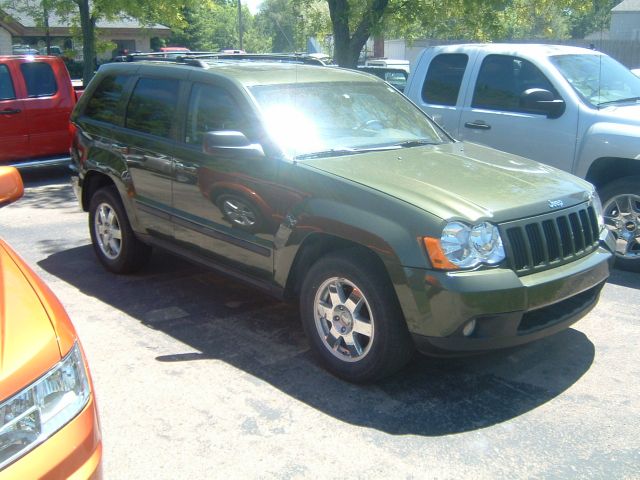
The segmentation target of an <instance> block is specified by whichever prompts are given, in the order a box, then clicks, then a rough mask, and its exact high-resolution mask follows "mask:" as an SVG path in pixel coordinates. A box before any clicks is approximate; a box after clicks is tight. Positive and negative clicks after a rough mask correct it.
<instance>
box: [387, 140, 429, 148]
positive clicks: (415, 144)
mask: <svg viewBox="0 0 640 480" xmlns="http://www.w3.org/2000/svg"><path fill="white" fill-rule="evenodd" d="M422 145H440V142H434V141H433V140H427V139H424V138H423V139H419V140H406V141H404V142H398V143H394V144H393V146H394V147H401V148H411V147H420V146H422Z"/></svg>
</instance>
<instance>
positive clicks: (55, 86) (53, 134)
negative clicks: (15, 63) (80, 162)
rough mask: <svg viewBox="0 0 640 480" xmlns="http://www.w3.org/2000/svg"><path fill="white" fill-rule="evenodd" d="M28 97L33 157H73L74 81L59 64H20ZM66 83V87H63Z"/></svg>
mask: <svg viewBox="0 0 640 480" xmlns="http://www.w3.org/2000/svg"><path fill="white" fill-rule="evenodd" d="M19 65H20V66H19V70H20V74H21V76H22V77H23V79H24V84H25V88H26V93H27V95H26V98H25V99H24V107H25V111H26V114H27V126H28V130H29V155H28V156H29V157H30V158H42V157H62V156H66V157H68V156H69V138H70V137H69V135H70V134H69V115H70V114H71V110H72V109H73V105H74V103H75V100H74V98H73V97H72V95H73V91H72V88H71V81H70V80H69V77H68V74H67V72H66V71H61V69H62V68H64V65H63V64H62V63H61V62H59V63H55V64H50V63H48V62H39V61H37V60H35V61H28V60H25V61H24V62H20V64H19ZM63 80H64V81H66V82H67V83H66V84H62V83H63Z"/></svg>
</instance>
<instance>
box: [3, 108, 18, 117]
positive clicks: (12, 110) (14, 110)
mask: <svg viewBox="0 0 640 480" xmlns="http://www.w3.org/2000/svg"><path fill="white" fill-rule="evenodd" d="M21 111H22V110H20V109H19V108H7V109H5V110H0V115H15V114H16V113H20V112H21Z"/></svg>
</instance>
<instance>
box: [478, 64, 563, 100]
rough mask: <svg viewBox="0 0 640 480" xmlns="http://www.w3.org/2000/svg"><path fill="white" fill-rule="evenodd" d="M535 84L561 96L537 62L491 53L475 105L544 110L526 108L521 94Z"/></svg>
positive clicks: (479, 84)
mask: <svg viewBox="0 0 640 480" xmlns="http://www.w3.org/2000/svg"><path fill="white" fill-rule="evenodd" d="M531 88H542V89H545V90H549V91H550V92H551V93H553V94H554V97H555V98H558V93H557V92H556V89H555V88H553V85H551V82H549V80H548V79H547V77H545V76H544V74H543V73H542V72H541V71H540V70H539V69H538V67H536V66H535V65H534V64H533V63H531V62H529V61H527V60H524V59H522V58H518V57H511V56H508V55H487V57H485V59H484V60H483V62H482V65H481V66H480V72H479V73H478V80H477V82H476V86H475V90H474V92H473V102H472V104H471V106H472V107H473V108H486V109H489V110H503V111H508V112H522V113H540V112H538V111H533V110H529V109H527V108H524V107H523V106H522V105H521V103H520V98H521V95H522V94H523V93H524V92H525V91H526V90H529V89H531Z"/></svg>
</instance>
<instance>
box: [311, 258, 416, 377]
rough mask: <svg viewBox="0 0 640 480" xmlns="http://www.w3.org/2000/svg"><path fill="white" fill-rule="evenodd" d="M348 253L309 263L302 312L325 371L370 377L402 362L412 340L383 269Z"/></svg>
mask: <svg viewBox="0 0 640 480" xmlns="http://www.w3.org/2000/svg"><path fill="white" fill-rule="evenodd" d="M350 253H351V254H350V255H349V254H345V253H338V254H330V255H329V256H327V257H324V258H322V259H320V260H319V261H318V262H316V263H315V264H314V265H313V266H312V267H311V269H310V270H309V272H308V273H307V276H306V277H305V279H304V283H303V285H302V291H301V296H300V309H301V317H302V324H303V327H304V330H305V332H306V334H307V337H308V338H309V342H310V344H311V348H312V351H313V352H314V354H315V355H316V357H317V358H318V359H319V361H320V362H321V363H322V365H323V366H324V367H325V368H326V369H327V370H329V371H330V372H331V373H333V374H334V375H336V376H338V377H341V378H343V379H345V380H348V381H351V382H368V381H374V380H378V379H380V378H383V377H385V376H387V375H390V374H392V373H394V372H396V371H397V370H399V369H400V368H401V367H403V366H404V365H405V364H406V363H407V361H408V360H409V359H410V358H411V355H412V353H413V342H412V340H411V337H410V336H409V332H408V330H407V326H406V323H405V321H404V317H403V315H402V311H401V310H400V305H399V304H398V300H397V298H396V295H395V292H394V290H393V287H392V285H391V283H390V282H389V280H388V279H387V277H386V274H385V272H384V271H382V269H381V268H377V266H376V264H375V262H372V261H371V259H369V258H367V257H366V256H358V255H354V252H350Z"/></svg>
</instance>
